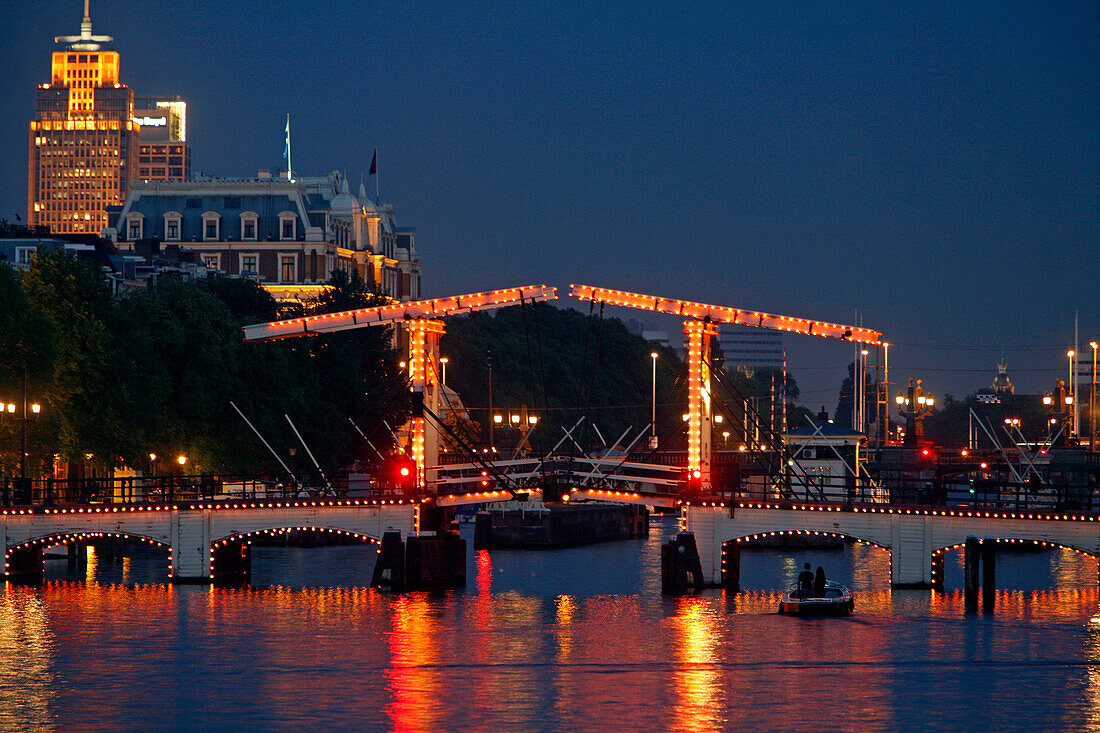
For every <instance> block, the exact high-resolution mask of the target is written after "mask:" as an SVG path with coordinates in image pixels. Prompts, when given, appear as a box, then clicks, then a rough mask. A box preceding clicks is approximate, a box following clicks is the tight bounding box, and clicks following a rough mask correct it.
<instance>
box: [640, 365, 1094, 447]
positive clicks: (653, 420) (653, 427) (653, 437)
mask: <svg viewBox="0 0 1100 733" xmlns="http://www.w3.org/2000/svg"><path fill="white" fill-rule="evenodd" d="M1094 351H1095V350H1094ZM649 358H650V360H651V361H652V362H653V400H652V405H653V407H652V409H651V410H650V413H649V425H650V434H649V449H650V450H657V352H656V351H651V352H649Z"/></svg>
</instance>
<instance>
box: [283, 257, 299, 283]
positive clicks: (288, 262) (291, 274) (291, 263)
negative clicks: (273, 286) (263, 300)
mask: <svg viewBox="0 0 1100 733" xmlns="http://www.w3.org/2000/svg"><path fill="white" fill-rule="evenodd" d="M297 259H298V258H297V257H295V256H294V255H283V256H282V257H280V258H279V282H284V283H292V282H294V281H295V280H297V279H298V278H297V277H296V276H297V273H296V272H295V270H297V269H298V268H297V267H296V261H297Z"/></svg>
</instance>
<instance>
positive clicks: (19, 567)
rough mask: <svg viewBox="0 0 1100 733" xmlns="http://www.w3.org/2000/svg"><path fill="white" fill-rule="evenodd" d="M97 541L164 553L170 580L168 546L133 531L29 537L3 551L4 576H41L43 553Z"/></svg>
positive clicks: (170, 569) (171, 571) (170, 559)
mask: <svg viewBox="0 0 1100 733" xmlns="http://www.w3.org/2000/svg"><path fill="white" fill-rule="evenodd" d="M97 539H116V540H129V541H132V542H137V543H139V544H144V545H149V546H150V547H157V548H161V549H164V550H166V551H167V552H168V577H169V578H171V577H172V573H173V565H172V546H171V545H170V544H168V543H166V542H161V541H160V540H157V539H153V538H152V537H148V536H146V535H143V534H137V533H134V532H73V531H68V532H51V533H48V534H44V535H39V536H37V537H31V538H28V539H26V540H23V541H22V542H17V543H15V544H13V545H8V546H7V547H5V548H4V573H5V574H6V575H8V576H11V577H15V578H18V577H29V578H30V577H41V575H42V572H43V565H42V560H43V552H44V551H45V550H47V549H49V548H50V547H57V546H58V545H67V544H69V543H88V542H94V541H95V540H97Z"/></svg>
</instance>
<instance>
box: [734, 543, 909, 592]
mask: <svg viewBox="0 0 1100 733" xmlns="http://www.w3.org/2000/svg"><path fill="white" fill-rule="evenodd" d="M775 537H780V538H782V537H802V538H810V537H822V538H833V539H841V540H851V541H852V542H854V543H856V544H858V545H870V546H871V547H876V548H878V549H880V550H882V551H883V552H885V553H886V554H887V555H891V554H892V550H891V548H890V546H889V545H884V544H882V543H880V542H876V541H875V540H872V539H869V538H866V537H859V536H856V535H853V534H849V533H847V532H834V531H832V530H824V529H776V530H767V531H763V532H754V533H752V534H745V535H742V536H740V537H732V538H730V539H728V540H726V541H725V542H723V543H722V553H721V560H720V563H721V564H720V566H719V567H720V568H721V584H722V585H723V586H724V587H726V588H731V589H733V590H737V591H739V590H740V588H741V549H742V548H744V547H752V543H753V542H754V541H757V540H764V539H771V538H775Z"/></svg>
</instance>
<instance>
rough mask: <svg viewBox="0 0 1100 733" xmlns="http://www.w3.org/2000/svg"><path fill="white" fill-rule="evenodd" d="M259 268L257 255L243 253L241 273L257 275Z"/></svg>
mask: <svg viewBox="0 0 1100 733" xmlns="http://www.w3.org/2000/svg"><path fill="white" fill-rule="evenodd" d="M258 272H259V268H258V267H257V266H256V255H254V254H251V255H241V274H242V275H256V274H258Z"/></svg>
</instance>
